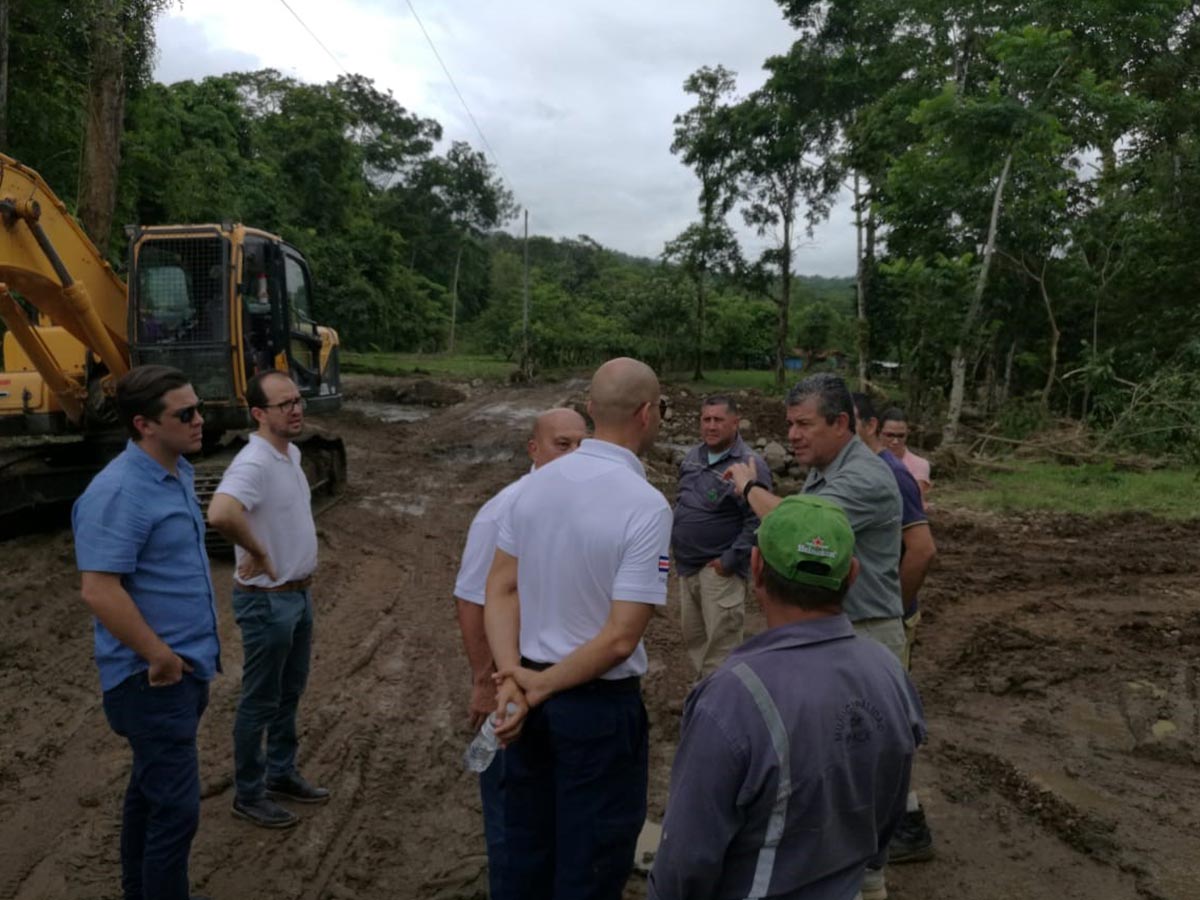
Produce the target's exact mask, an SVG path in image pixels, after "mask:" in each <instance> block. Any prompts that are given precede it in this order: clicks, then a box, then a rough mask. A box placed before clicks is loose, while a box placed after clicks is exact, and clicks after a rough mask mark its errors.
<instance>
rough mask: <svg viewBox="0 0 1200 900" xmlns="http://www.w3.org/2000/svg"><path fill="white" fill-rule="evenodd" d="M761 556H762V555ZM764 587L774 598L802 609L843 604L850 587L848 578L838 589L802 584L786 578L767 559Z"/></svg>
mask: <svg viewBox="0 0 1200 900" xmlns="http://www.w3.org/2000/svg"><path fill="white" fill-rule="evenodd" d="M760 558H761V557H760ZM762 565H763V568H762V574H763V588H764V589H765V590H766V592H767V594H768V595H769V596H770V597H771V599H773V600H777V601H778V602H780V603H786V604H787V605H788V606H796V607H799V608H800V609H826V608H828V607H830V606H839V607H840V606H841V605H842V599H843V598H844V597H845V596H846V591H848V590H849V589H850V584H849V581H850V579H849V578H847V579H846V580H845V581H843V582H842V586H841V587H840V588H838V589H837V590H833V589H831V588H823V587H817V586H815V585H811V584H801V583H800V582H799V581H792V580H791V579H790V578H785V577H784V576H783V575H781V574H780V573H779V572H778V571H776V570H775V569H774V568H772V566H771V564H770V563H769V562H767V561H766V560H765V559H764V560H763V561H762Z"/></svg>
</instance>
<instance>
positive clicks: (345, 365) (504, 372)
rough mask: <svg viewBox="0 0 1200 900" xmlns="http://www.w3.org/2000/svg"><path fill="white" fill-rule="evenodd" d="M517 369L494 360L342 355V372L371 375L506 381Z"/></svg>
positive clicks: (377, 354)
mask: <svg viewBox="0 0 1200 900" xmlns="http://www.w3.org/2000/svg"><path fill="white" fill-rule="evenodd" d="M516 368H517V364H516V363H515V362H513V361H512V360H505V359H500V358H498V357H495V356H464V355H457V354H456V355H454V356H447V355H445V354H440V353H438V354H429V353H342V370H343V371H345V372H358V373H362V374H369V375H441V376H444V377H449V378H467V379H474V378H482V379H484V380H485V381H504V380H506V379H507V378H508V376H509V375H510V374H511V373H512V372H513V371H514V370H515V369H516Z"/></svg>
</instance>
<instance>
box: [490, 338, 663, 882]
mask: <svg viewBox="0 0 1200 900" xmlns="http://www.w3.org/2000/svg"><path fill="white" fill-rule="evenodd" d="M659 402H660V401H659V386H658V379H657V377H655V375H654V372H653V370H652V369H650V367H649V366H647V365H645V364H644V363H641V362H638V361H637V360H634V359H628V358H621V359H614V360H610V361H609V362H607V363H605V364H604V365H603V366H601V367H600V368H599V369H598V370H597V371H596V374H595V377H594V378H593V379H592V386H591V392H590V396H589V399H588V413H589V414H590V415H591V417H592V420H593V421H594V423H595V438H594V439H591V440H585V441H584V442H583V443H582V444H581V445H580V447H579V449H578V450H577V451H576V452H574V453H572V454H569V455H568V456H564V457H563V458H562V459H560V460H558V461H557V462H556V463H555V464H554V465H552V466H546V467H544V468H542V469H539V470H538V471H536V472H534V473H532V474H531V475H529V476H527V477H526V478H525V481H524V483H523V485H522V487H521V490H520V491H519V492H518V494H517V497H516V499H515V500H514V501H513V502H512V504H511V505H510V506H509V508H508V511H507V513H506V514H505V516H504V518H503V519H502V520H501V524H500V532H499V536H498V538H497V542H496V547H497V549H496V557H495V561H494V562H493V564H492V569H491V572H490V573H489V575H488V582H487V605H486V606H485V607H484V618H485V622H486V624H487V637H488V644H489V645H490V646H491V650H492V655H493V657H494V658H495V660H496V668H497V669H498V670H499V671H498V673H497V676H496V678H497V681H498V684H499V688H498V691H497V698H496V710H497V713H498V717H499V718H500V724H499V726H498V727H497V729H496V733H497V735H498V736H499V737H500V739H501V741H502V742H503V743H504V744H506V746H507V749H506V750H505V751H503V752H502V753H501V754H499V758H500V760H501V765H502V766H503V770H502V779H503V798H504V802H503V806H504V810H503V812H504V821H503V830H504V842H505V852H504V855H503V856H504V858H503V860H502V862H501V878H500V881H501V885H502V889H501V892H500V893H499V894H498V895H496V894H493V898H494V900H551V898H553V900H577V898H585V897H586V898H589V900H617V898H619V897H620V896H621V892H622V889H623V887H624V885H625V881H626V879H627V878H628V876H629V872H630V870H631V869H632V866H633V853H634V847H635V845H636V843H637V836H638V832H639V831H640V829H641V827H642V823H643V821H644V819H645V815H646V783H647V758H648V749H649V748H648V740H647V727H646V711H645V707H644V706H643V705H642V697H641V687H640V679H641V676H642V675H644V674H645V672H646V650H645V647H644V646H643V645H642V634H643V633H644V632H645V629H646V625H647V624H648V623H649V621H650V616H651V615H652V613H653V609H654V607H655V606H660V605H662V604H663V603H665V602H666V597H667V570H668V568H669V559H668V551H669V547H670V540H671V509H670V507H669V506H668V504H667V501H666V498H665V497H663V495H662V494H661V493H660V492H659V491H657V490H655V489H654V488H653V487H651V486H650V484H649V483H647V481H646V475H645V470H644V469H643V468H642V464H641V463H640V462H639V461H638V458H637V455H638V454H640V453H644V452H645V451H646V450H648V449H649V448H650V447H651V446H653V444H654V439H655V437H656V436H657V434H658V429H659V425H660V424H661V422H662V410H661V408H660V405H659ZM509 703H514V704H516V706H517V712H515V713H513V714H511V715H505V710H506V707H507V705H508V704H509Z"/></svg>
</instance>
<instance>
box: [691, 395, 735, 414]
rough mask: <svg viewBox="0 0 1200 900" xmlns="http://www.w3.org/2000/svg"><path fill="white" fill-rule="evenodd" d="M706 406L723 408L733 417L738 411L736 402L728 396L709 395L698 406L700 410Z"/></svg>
mask: <svg viewBox="0 0 1200 900" xmlns="http://www.w3.org/2000/svg"><path fill="white" fill-rule="evenodd" d="M706 406H724V407H725V408H726V409H727V410H729V411H730V412H731V413H733V414H734V415H735V416H736V415H737V411H738V405H737V401H736V400H734V399H733V397H732V396H730V395H729V394H709V395H708V396H707V397H705V398H704V402H703V403H701V404H700V408H701V409H703V408H704V407H706Z"/></svg>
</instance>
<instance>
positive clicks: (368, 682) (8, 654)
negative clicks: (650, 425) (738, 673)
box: [0, 379, 1200, 900]
mask: <svg viewBox="0 0 1200 900" xmlns="http://www.w3.org/2000/svg"><path fill="white" fill-rule="evenodd" d="M382 385H383V382H379V381H373V380H368V379H359V380H357V381H356V382H355V389H356V390H357V392H358V394H359V397H360V399H361V400H364V401H365V400H369V399H370V397H371V392H372V391H376V390H379V389H381V386H382ZM581 389H582V384H581V383H578V384H570V383H568V384H560V385H549V386H540V387H536V388H527V389H508V388H504V389H500V388H488V387H482V386H476V387H474V388H471V387H465V388H464V390H465V392H466V394H467V395H468V396H467V399H466V400H465V401H464V402H461V403H458V404H456V405H453V406H451V407H449V408H442V409H436V410H423V409H402V410H394V409H393V410H388V412H389V413H390V415H389V418H392V419H394V420H395V421H390V422H384V421H381V420H380V419H378V418H375V417H374V416H376V415H378V414H379V413H380V410H379V409H378V408H376V407H372V406H370V405H369V404H368V405H367V406H366V407H362V406H359V407H358V409H357V411H349V410H348V411H344V412H342V413H341V414H339V415H338V416H337V417H336V422H334V423H327V424H334V425H336V427H337V428H338V430H339V431H341V432H342V433H343V435H344V436H345V437H346V441H347V446H348V451H349V457H350V472H351V480H350V485H349V488H348V490H347V491H346V493H345V494H344V496H343V498H342V499H341V501H340V502H338V503H337V504H336V505H334V506H333V507H332V508H330V509H328V510H327V511H325V512H324V513H323V514H322V515H321V516H320V517H319V519H318V528H319V531H320V539H321V553H322V565H321V570H320V574H319V578H318V582H317V586H316V588H315V600H316V604H317V607H318V616H319V621H318V631H317V638H316V645H315V646H316V650H315V659H314V663H313V670H312V677H311V682H310V687H309V691H308V693H307V695H306V697H305V700H304V704H303V706H302V711H301V728H302V734H301V739H302V747H301V764H302V767H303V769H304V771H305V772H306V773H307V774H308V775H309V776H311V777H313V778H314V779H315V780H318V781H320V782H321V783H323V784H325V785H327V786H329V787H330V788H331V789H332V790H333V795H334V796H333V800H332V802H331V803H330V804H329V805H328V806H325V807H321V808H318V809H316V810H311V811H310V810H301V813H302V814H303V816H304V819H303V821H302V822H301V824H300V826H299V827H298V828H296V829H293V830H292V831H290V832H285V833H281V834H277V833H272V832H267V831H262V830H259V829H255V828H253V827H252V826H250V825H248V824H246V823H244V822H241V821H238V820H235V819H233V818H232V817H231V816H230V812H229V808H230V804H231V802H232V786H231V756H230V753H231V751H230V734H231V730H232V724H233V714H234V707H235V703H236V692H237V687H238V681H239V675H240V671H241V670H240V665H241V647H240V643H239V640H238V635H237V629H236V627H235V625H234V623H233V618H232V615H230V614H229V606H228V603H229V582H230V577H231V573H230V566H229V564H228V563H227V562H224V561H217V562H216V563H215V564H214V570H215V576H216V577H215V581H216V583H217V584H218V585H219V586H220V588H219V589H220V592H221V597H220V600H221V607H222V616H223V618H222V621H221V636H222V640H223V647H224V652H223V660H224V667H225V673H224V675H223V676H222V677H220V678H218V679H217V681H216V682H215V683H214V685H213V688H212V700H211V704H210V706H209V711H208V713H207V715H206V717H205V719H204V722H203V724H202V728H201V738H200V750H201V768H202V776H203V783H204V797H205V799H204V806H203V819H202V822H201V827H200V834H199V836H198V838H197V841H196V844H195V849H194V852H193V857H192V871H193V883H194V887H195V889H196V890H197V891H199V892H202V893H205V894H209V895H211V896H212V897H214V898H217V900H259V898H304V900H326V898H333V900H347V898H361V900H376V898H377V900H410V898H411V900H415V898H422V900H425V898H431V900H467V898H479V897H483V896H484V895H485V869H484V865H485V860H484V856H483V839H482V825H481V819H480V810H479V801H478V795H477V789H476V785H475V782H474V781H473V780H472V779H471V778H470V777H468V776H467V775H466V774H464V773H463V772H462V771H461V770H460V763H459V760H460V756H461V752H462V749H463V746H464V745H465V743H466V741H467V740H468V739H469V737H470V735H469V733H468V731H467V728H466V723H465V718H466V717H465V712H464V711H465V704H466V698H467V681H468V679H467V670H466V666H465V662H464V661H463V658H462V654H461V649H460V645H459V640H458V634H457V630H456V626H455V624H454V614H453V604H452V601H451V597H450V592H451V586H452V583H453V578H454V572H455V568H456V565H457V558H458V553H459V551H460V549H461V545H462V541H463V538H464V536H465V533H466V529H467V526H468V524H469V522H470V520H471V517H472V515H473V514H474V511H475V510H476V508H477V507H478V506H479V505H480V504H482V503H483V502H484V501H485V500H486V499H487V498H488V497H489V496H490V495H491V494H492V493H494V492H495V491H496V490H498V489H499V488H500V487H502V486H503V485H504V484H506V483H507V482H509V481H510V480H512V479H513V478H515V477H517V476H518V475H520V474H521V473H522V472H523V471H524V470H525V468H526V467H527V465H526V463H525V461H524V453H523V439H524V429H525V428H526V425H527V421H528V417H529V416H530V415H531V414H532V413H533V412H534V411H537V410H539V409H541V408H544V407H546V406H549V405H552V404H554V403H556V402H560V401H563V400H565V399H567V398H568V397H570V396H572V395H574V394H577V393H578V392H579V391H580V390H581ZM677 399H678V412H679V414H680V415H684V416H690V414H691V412H692V410H690V409H689V408H688V402H689V401H688V400H687V399H685V398H677ZM692 402H693V405H694V401H692ZM364 409H365V410H366V412H364ZM368 412H369V413H370V414H369V415H368V414H367V413H368ZM426 412H430V413H431V414H430V415H429V416H428V417H427V418H420V416H422V415H424V414H425V413H426ZM754 418H755V426H756V427H757V428H758V429H759V430H760V433H764V434H771V433H774V434H778V432H777V430H776V431H774V432H773V431H772V430H773V429H778V427H779V425H780V424H781V421H782V417H780V416H775V415H774V414H773V412H772V408H770V407H762V408H761V410H759V411H756V412H755V414H754ZM406 420H409V421H406ZM414 420H415V421H414ZM667 456H668V454H667V452H666V451H664V452H663V454H662V455H661V457H660V458H658V459H657V460H656V461H654V462H652V466H651V469H652V476H654V477H655V478H656V480H657V483H659V484H660V486H664V487H665V486H668V485H669V483H670V480H671V466H670V463H669V462H668V461H667ZM933 523H934V528H935V534H936V537H937V540H938V543H939V546H940V548H941V551H942V553H941V559H940V562H939V565H938V567H937V570H936V571H935V573H934V574H933V575H932V577H931V581H930V585H929V589H928V590H927V591H926V594H925V597H924V608H925V622H924V624H923V625H922V628H921V632H920V644H919V647H918V649H917V651H916V663H915V677H916V679H917V681H918V685H919V686H920V688H921V690H922V693H923V696H924V698H925V702H926V706H927V711H928V715H929V723H930V727H931V731H932V738H931V741H930V744H929V746H928V747H927V748H926V749H925V750H924V751H922V754H921V756H920V760H919V763H918V772H917V783H918V786H919V787H920V789H921V792H922V796H923V798H924V802H925V804H926V807H927V810H928V813H929V817H930V821H931V823H932V825H933V828H934V830H935V837H936V840H937V845H938V856H937V858H936V859H935V860H933V861H932V862H928V863H923V864H917V865H910V866H906V867H896V868H894V869H892V870H891V871H890V873H889V886H890V888H891V891H892V895H893V897H896V898H901V900H903V898H913V900H918V898H920V900H940V898H945V900H992V898H1009V897H1022V898H1038V900H1059V898H1088V900H1126V898H1129V900H1133V898H1152V900H1191V898H1196V897H1200V765H1198V763H1200V699H1198V697H1200V587H1198V586H1197V580H1196V574H1197V570H1198V569H1200V564H1198V563H1197V554H1196V548H1197V545H1198V544H1200V525H1195V524H1187V525H1180V524H1168V523H1163V522H1159V521H1155V520H1152V519H1148V518H1143V517H1128V518H1122V519H1116V520H1111V519H1110V520H1106V521H1101V522H1096V521H1083V520H1078V519H1068V518H1055V517H1037V518H1025V519H1013V518H1005V519H1000V518H990V517H985V516H980V515H978V514H967V513H964V512H961V511H955V510H951V509H936V510H935V512H934V514H933ZM77 590H78V576H77V574H76V572H75V570H74V565H73V556H72V549H71V540H70V534H69V532H62V531H60V532H58V533H54V534H49V535H38V536H30V537H25V538H20V539H17V540H14V541H9V542H6V543H3V544H0V898H3V900H43V898H67V900H108V898H113V900H115V898H118V897H119V888H118V868H119V866H118V854H117V836H118V833H119V825H120V811H119V810H120V797H121V794H122V792H123V789H124V783H125V779H126V777H127V761H128V751H127V749H126V747H125V745H124V742H122V741H121V740H120V739H118V738H117V737H115V736H114V735H113V734H111V733H110V732H109V730H108V727H107V725H106V724H105V721H104V715H103V712H102V710H101V708H100V702H99V693H98V688H97V680H96V675H95V671H94V667H93V665H92V662H91V638H90V630H89V626H88V618H87V616H86V614H85V611H84V608H83V606H82V604H81V603H80V602H79V600H78V595H77ZM677 612H678V611H677V607H676V606H675V604H674V602H672V603H671V605H670V606H668V608H667V609H666V611H665V613H664V614H663V615H662V616H656V617H655V619H654V621H653V622H652V625H651V629H650V633H649V636H648V648H649V655H650V659H651V670H650V673H649V675H648V677H647V678H646V680H645V691H646V703H647V707H648V709H649V712H650V719H651V723H652V742H653V743H652V778H651V796H650V806H651V815H652V817H653V818H655V819H657V818H659V817H660V816H661V812H662V807H663V804H664V802H665V800H666V784H667V777H668V774H669V766H670V760H671V755H672V751H673V747H674V742H675V740H676V738H677V731H678V716H677V714H676V713H675V712H673V711H672V710H673V709H676V708H677V706H678V703H679V701H681V700H682V698H683V696H684V695H685V693H686V690H687V687H688V680H689V673H688V671H687V664H686V661H685V658H684V655H683V652H682V647H681V644H680V641H679V638H678V625H677ZM751 622H752V624H753V625H754V627H758V628H761V626H762V623H761V620H760V619H759V618H758V617H756V616H755V617H752V618H751ZM628 896H629V897H630V898H635V897H642V896H644V882H641V881H639V880H638V878H637V877H635V878H634V879H632V880H631V882H630V885H629V890H628Z"/></svg>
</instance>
